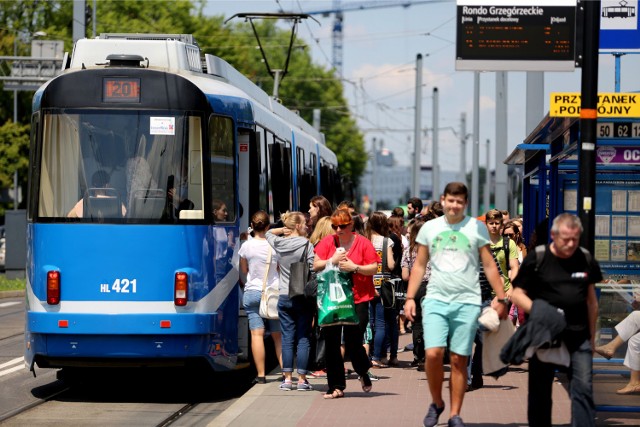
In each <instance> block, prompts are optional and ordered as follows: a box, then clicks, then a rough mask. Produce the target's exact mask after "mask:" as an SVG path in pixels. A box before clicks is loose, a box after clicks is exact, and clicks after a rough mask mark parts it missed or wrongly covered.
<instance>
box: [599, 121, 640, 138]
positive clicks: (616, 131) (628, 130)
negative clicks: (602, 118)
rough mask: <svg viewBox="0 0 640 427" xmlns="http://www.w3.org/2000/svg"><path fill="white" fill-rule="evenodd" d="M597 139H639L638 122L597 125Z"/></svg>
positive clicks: (639, 127) (639, 129) (639, 126)
mask: <svg viewBox="0 0 640 427" xmlns="http://www.w3.org/2000/svg"><path fill="white" fill-rule="evenodd" d="M598 138H640V122H601V123H598Z"/></svg>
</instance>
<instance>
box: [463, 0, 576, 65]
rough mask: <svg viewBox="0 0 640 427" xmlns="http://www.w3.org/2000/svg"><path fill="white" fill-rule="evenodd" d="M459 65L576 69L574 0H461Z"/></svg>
mask: <svg viewBox="0 0 640 427" xmlns="http://www.w3.org/2000/svg"><path fill="white" fill-rule="evenodd" d="M456 9H457V12H456V20H457V28H456V33H457V36H456V70H457V71H574V69H575V67H576V61H575V54H576V24H577V22H576V14H577V8H576V1H575V0H457V8H456Z"/></svg>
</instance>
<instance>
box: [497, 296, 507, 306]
mask: <svg viewBox="0 0 640 427" xmlns="http://www.w3.org/2000/svg"><path fill="white" fill-rule="evenodd" d="M498 302H501V303H502V304H505V305H507V304H509V298H508V297H504V298H498Z"/></svg>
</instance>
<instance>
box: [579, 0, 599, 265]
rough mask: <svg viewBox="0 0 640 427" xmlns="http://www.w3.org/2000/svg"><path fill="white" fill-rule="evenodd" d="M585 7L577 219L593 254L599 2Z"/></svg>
mask: <svg viewBox="0 0 640 427" xmlns="http://www.w3.org/2000/svg"><path fill="white" fill-rule="evenodd" d="M579 7H584V24H583V26H582V27H583V41H582V42H583V46H584V55H583V61H582V96H581V105H580V138H579V141H578V216H579V217H580V220H581V221H582V226H583V228H584V232H583V233H582V237H581V240H580V245H581V246H583V247H585V248H587V249H589V251H591V252H592V253H593V250H594V248H595V242H594V237H595V218H596V212H595V208H596V200H595V199H596V148H597V146H596V145H597V144H596V141H597V140H596V138H597V132H596V126H597V120H598V48H599V45H600V1H599V0H597V1H581V2H579Z"/></svg>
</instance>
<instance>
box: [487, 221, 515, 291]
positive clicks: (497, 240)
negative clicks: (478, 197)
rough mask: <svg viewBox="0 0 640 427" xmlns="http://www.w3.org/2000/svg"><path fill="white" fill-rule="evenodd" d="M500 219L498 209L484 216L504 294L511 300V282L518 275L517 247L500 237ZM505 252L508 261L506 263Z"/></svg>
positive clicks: (511, 241)
mask: <svg viewBox="0 0 640 427" xmlns="http://www.w3.org/2000/svg"><path fill="white" fill-rule="evenodd" d="M502 218H503V217H502V212H500V211H499V210H498V209H491V210H490V211H489V212H487V213H486V214H485V222H486V224H487V231H488V232H489V240H491V243H490V248H491V252H493V255H494V257H495V259H496V261H497V262H498V265H499V266H500V270H501V271H502V278H503V279H504V292H505V293H506V294H507V298H511V292H512V287H511V280H512V279H513V278H514V277H516V275H517V274H518V270H519V269H520V263H519V262H518V247H517V246H516V242H514V241H513V240H511V239H509V238H508V237H505V236H503V235H502V228H503V227H502V226H503V219H502ZM504 239H507V240H506V241H505V240H504ZM507 241H508V243H507ZM507 252H508V260H509V262H508V263H507ZM507 264H508V265H507Z"/></svg>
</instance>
